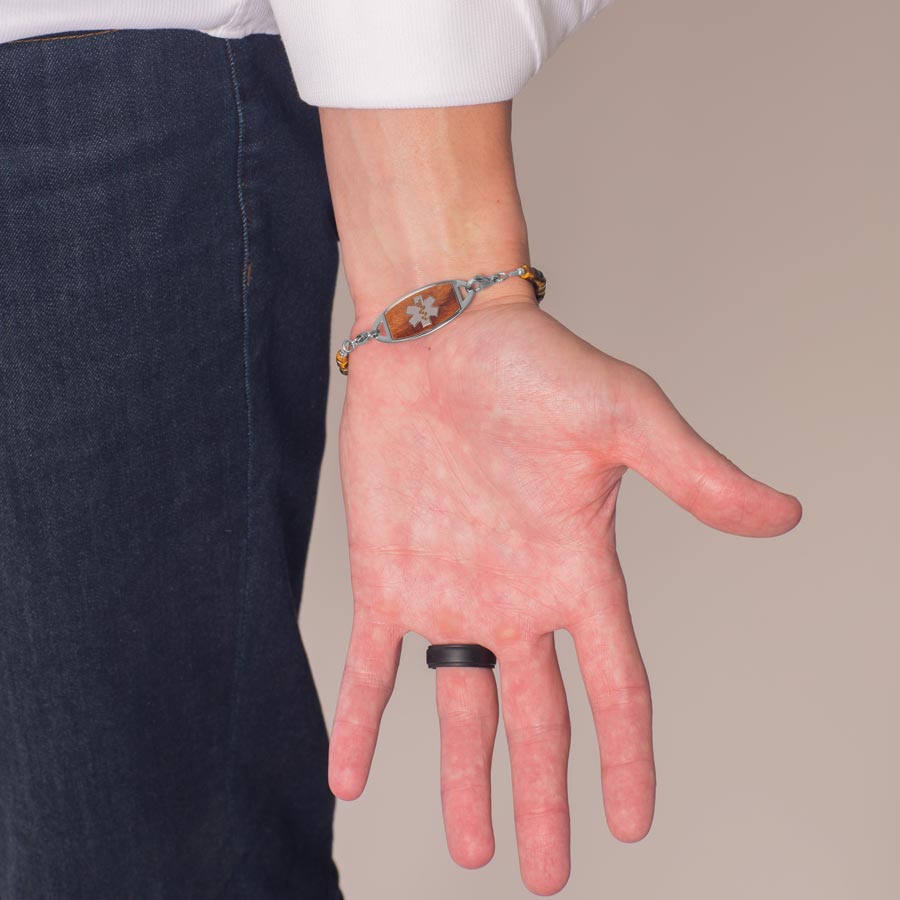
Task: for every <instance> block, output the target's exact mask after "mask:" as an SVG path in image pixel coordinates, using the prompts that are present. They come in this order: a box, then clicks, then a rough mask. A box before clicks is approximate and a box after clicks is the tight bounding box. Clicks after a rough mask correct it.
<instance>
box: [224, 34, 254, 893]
mask: <svg viewBox="0 0 900 900" xmlns="http://www.w3.org/2000/svg"><path fill="white" fill-rule="evenodd" d="M225 52H226V54H227V56H228V68H229V71H230V75H231V89H232V93H233V95H234V104H235V110H236V113H237V130H238V139H237V171H236V183H237V200H238V207H239V208H240V212H241V235H242V258H241V315H242V319H243V366H244V404H245V408H246V411H247V477H246V486H245V489H246V504H247V508H246V514H245V536H244V546H243V547H242V549H241V552H242V555H243V563H244V571H243V579H242V584H241V592H240V609H239V611H238V625H237V646H236V648H235V663H234V680H233V682H232V702H231V722H230V725H229V729H228V770H227V779H228V788H227V789H228V811H229V818H230V822H231V828H232V846H233V849H234V851H235V853H236V854H237V859H238V860H241V859H242V858H243V857H242V851H241V848H240V847H239V846H238V841H237V828H236V827H235V826H236V824H237V808H236V802H235V790H234V777H235V757H236V755H237V754H236V745H237V727H238V726H237V723H238V720H239V715H238V713H239V711H240V698H241V675H242V673H243V669H244V637H245V633H246V629H247V620H248V615H249V612H248V606H249V600H248V598H249V569H250V538H251V534H252V526H253V518H252V505H251V502H250V496H251V486H252V461H253V429H252V422H253V418H252V416H253V408H252V404H251V391H250V346H249V344H250V307H249V297H248V293H249V279H248V277H247V275H248V271H249V266H250V232H249V226H248V219H247V204H246V198H245V196H244V180H243V173H244V135H245V128H246V122H245V119H244V107H243V105H242V103H241V93H240V85H239V82H238V75H237V64H236V62H235V54H234V48H233V47H232V42H231V41H230V40H226V41H225ZM238 885H240V881H238Z"/></svg>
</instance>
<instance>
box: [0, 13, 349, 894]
mask: <svg viewBox="0 0 900 900" xmlns="http://www.w3.org/2000/svg"><path fill="white" fill-rule="evenodd" d="M337 262H338V254H337V233H336V229H335V225H334V216H333V211H332V208H331V200H330V196H329V192H328V182H327V179H326V174H325V167H324V161H323V156H322V145H321V132H320V130H319V121H318V115H317V110H316V109H315V108H314V107H310V106H308V105H307V104H305V103H304V102H302V101H301V100H300V99H299V98H298V96H297V93H296V89H295V87H294V83H293V81H292V77H291V72H290V69H289V66H288V62H287V58H286V56H285V53H284V49H283V46H282V43H281V40H280V39H279V38H278V37H275V36H268V35H254V36H251V37H247V38H244V39H241V40H232V41H226V40H222V39H218V38H213V37H209V36H206V35H204V34H201V33H200V32H190V31H178V30H157V31H149V30H148V31H117V32H109V33H97V34H93V35H87V36H85V35H67V36H63V37H60V36H54V37H53V38H52V39H49V38H43V39H35V40H27V41H21V42H15V43H9V44H3V45H0V898H2V900H57V898H59V900H132V898H134V900H182V898H183V900H213V898H217V900H226V898H235V900H237V898H240V900H263V898H265V900H269V898H271V900H286V898H297V900H300V898H304V900H306V898H308V900H326V898H327V900H335V898H339V897H340V892H339V890H338V879H337V870H336V868H335V866H334V863H333V862H332V856H331V843H332V815H333V811H334V798H333V796H332V795H331V793H330V792H329V790H328V785H327V778H326V763H327V731H326V728H325V723H324V720H323V716H322V710H321V707H320V704H319V699H318V697H317V694H316V691H315V688H314V684H313V680H312V677H311V674H310V669H309V665H308V662H307V657H306V653H305V651H304V648H303V645H302V643H301V638H300V635H299V631H298V628H297V613H298V606H299V598H300V590H301V582H302V578H303V570H304V564H305V559H306V550H307V542H308V538H309V532H310V524H311V519H312V514H313V505H314V500H315V495H316V486H317V480H318V475H319V465H320V461H321V457H322V451H323V444H324V436H325V435H324V428H325V425H324V418H325V399H326V389H327V382H328V376H329V372H330V366H331V351H330V349H329V348H330V340H329V322H330V311H331V302H332V296H333V291H334V285H335V278H336V274H337Z"/></svg>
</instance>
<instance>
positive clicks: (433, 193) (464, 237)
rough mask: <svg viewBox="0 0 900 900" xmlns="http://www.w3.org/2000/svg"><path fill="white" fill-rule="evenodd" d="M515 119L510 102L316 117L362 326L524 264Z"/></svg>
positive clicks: (328, 111) (329, 111) (326, 111)
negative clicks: (428, 291) (400, 301)
mask: <svg viewBox="0 0 900 900" xmlns="http://www.w3.org/2000/svg"><path fill="white" fill-rule="evenodd" d="M511 112H512V101H505V102H501V103H484V104H476V105H471V106H454V107H445V108H421V109H384V110H381V109H337V108H324V107H323V108H321V109H320V110H319V115H320V119H321V123H322V135H323V140H324V146H325V161H326V165H327V168H328V179H329V183H330V185H331V195H332V200H333V203H334V211H335V218H336V221H337V226H338V232H339V235H340V240H341V255H342V258H343V264H344V271H345V274H346V277H347V281H348V285H349V287H350V293H351V296H352V298H353V302H354V304H355V309H356V315H357V319H359V320H360V321H363V322H365V323H366V325H368V324H369V320H371V319H374V318H375V317H376V316H377V315H378V313H379V312H381V310H382V309H384V307H385V306H386V305H387V304H388V303H389V302H390V301H391V300H393V299H394V298H396V297H399V296H400V295H402V294H404V293H406V292H407V291H410V290H413V289H414V288H415V287H417V286H418V285H420V284H424V283H426V282H429V281H436V280H440V279H443V278H451V277H468V276H471V275H474V274H476V273H483V274H489V273H491V272H495V271H498V270H506V269H511V268H515V267H516V266H518V265H521V264H523V263H528V262H530V259H529V257H528V236H527V230H526V225H525V218H524V215H523V213H522V206H521V202H520V199H519V193H518V189H517V187H516V178H515V171H514V167H513V156H512V147H511V142H510V130H511V128H510V126H511ZM515 281H519V279H515ZM502 288H503V285H498V286H496V287H494V288H491V290H490V291H489V292H486V293H488V294H491V295H492V296H493V297H495V298H497V297H499V296H502V294H503V292H504V291H503V290H502ZM510 289H512V290H521V286H519V287H517V288H513V287H512V286H510V287H509V288H506V290H510Z"/></svg>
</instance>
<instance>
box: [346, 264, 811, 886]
mask: <svg viewBox="0 0 900 900" xmlns="http://www.w3.org/2000/svg"><path fill="white" fill-rule="evenodd" d="M357 325H358V328H356V329H354V332H353V333H357V331H358V330H362V329H363V328H368V327H370V325H371V321H370V320H365V321H363V320H360V321H359V322H358V323H357ZM348 378H349V381H348V385H347V395H346V400H345V406H344V411H343V418H342V421H341V427H340V464H341V478H342V485H343V491H344V500H345V508H346V513H347V523H348V529H349V542H350V564H351V575H352V585H353V595H354V620H353V628H352V633H351V638H350V646H349V651H348V655H347V663H346V668H345V670H344V675H343V679H342V682H341V690H340V696H339V699H338V704H337V711H336V714H335V719H334V725H333V729H332V737H331V752H330V762H329V782H330V785H331V789H332V790H333V792H334V793H335V795H336V796H337V797H340V798H342V799H345V800H351V799H354V798H356V797H357V796H359V794H360V793H361V792H362V790H363V787H364V786H365V783H366V779H367V777H368V772H369V768H370V765H371V761H372V756H373V753H374V749H375V743H376V738H377V734H378V729H379V724H380V721H381V716H382V712H383V710H384V707H385V705H386V703H387V702H388V699H389V697H390V695H391V691H392V689H393V685H394V680H395V676H396V671H397V665H398V661H399V656H400V645H401V640H402V638H403V635H404V634H405V633H406V632H407V631H415V632H417V633H418V634H420V635H422V636H423V637H424V638H425V639H426V640H427V641H429V642H430V643H476V644H482V645H484V646H486V647H488V648H490V649H491V650H493V651H494V652H495V653H496V655H497V658H498V664H499V665H498V671H499V675H500V684H501V696H502V702H503V719H504V725H505V728H506V735H507V740H508V744H509V751H510V757H511V766H512V777H513V795H514V808H515V821H516V835H517V841H518V848H519V861H520V867H521V872H522V878H523V880H524V882H525V885H526V886H527V887H528V888H529V889H530V890H531V891H533V892H535V893H538V894H550V893H555V892H556V891H558V890H560V889H561V888H562V887H563V885H564V884H565V883H566V881H567V879H568V875H569V865H570V863H569V811H568V797H567V789H566V770H567V760H568V751H569V742H570V725H569V714H568V708H567V704H566V695H565V690H564V688H563V682H562V679H561V676H560V670H559V665H558V662H557V657H556V652H555V649H554V636H553V633H554V631H555V630H556V629H559V628H565V629H566V630H567V631H569V633H570V634H571V635H572V637H573V639H574V642H575V648H576V652H577V656H578V663H579V667H580V669H581V673H582V676H583V678H584V682H585V685H586V687H587V692H588V696H589V698H590V704H591V708H592V711H593V717H594V723H595V726H596V732H597V738H598V741H599V745H600V761H601V774H602V788H603V801H604V806H605V812H606V820H607V823H608V825H609V828H610V830H611V832H612V833H613V835H615V836H616V837H617V838H618V839H619V840H622V841H637V840H640V839H641V838H642V837H643V836H644V835H645V834H646V833H647V831H648V830H649V827H650V823H651V820H652V817H653V805H654V793H655V784H656V781H655V769H654V762H653V748H652V743H651V700H650V690H649V685H648V682H647V675H646V671H645V669H644V665H643V662H642V660H641V656H640V652H639V650H638V645H637V642H636V640H635V635H634V632H633V629H632V623H631V618H630V614H629V610H628V601H627V596H626V589H625V581H624V579H623V576H622V571H621V568H620V566H619V560H618V558H617V555H616V545H615V509H616V498H617V495H618V492H619V486H620V484H621V479H622V476H623V474H624V473H625V471H626V470H627V469H628V468H632V469H634V470H636V471H637V472H639V473H640V474H641V475H642V476H644V477H645V478H647V479H648V480H649V481H651V482H652V483H653V484H654V485H656V486H657V487H658V488H660V489H661V490H662V491H664V492H665V493H666V494H667V495H668V496H669V497H671V498H672V499H673V500H674V501H675V502H676V503H678V504H679V505H681V506H682V507H684V508H685V509H686V510H688V511H689V512H691V513H693V514H694V515H695V516H696V517H697V518H698V519H700V520H701V521H702V522H705V523H706V524H708V525H711V526H712V527H714V528H719V529H722V530H723V531H728V532H731V533H733V534H740V535H747V536H756V537H765V536H771V535H777V534H781V533H783V532H785V531H787V530H789V529H790V528H792V527H793V526H794V525H796V524H797V522H798V521H799V519H800V514H801V509H800V504H799V503H798V502H797V500H796V499H795V498H793V497H791V496H789V495H786V494H782V493H779V492H778V491H775V490H774V489H772V488H770V487H767V486H766V485H764V484H762V483H760V482H758V481H755V480H753V479H752V478H750V477H748V476H747V475H745V474H744V473H743V472H741V471H740V469H738V468H737V467H736V466H734V465H733V464H732V463H731V462H729V461H728V460H727V459H726V458H725V457H724V456H722V455H721V454H720V453H718V452H717V451H716V450H715V449H713V447H711V446H710V445H709V444H708V443H706V442H705V441H704V440H703V439H702V438H700V437H699V435H697V434H696V432H694V431H693V430H692V429H691V428H690V426H689V425H688V424H687V423H686V422H685V421H684V419H683V418H682V417H681V416H680V415H679V414H678V412H677V411H676V410H675V408H674V407H673V406H672V404H671V403H670V402H669V400H668V399H667V398H666V396H665V394H664V393H663V392H662V390H661V389H660V388H659V386H658V385H657V384H656V383H655V382H654V381H653V379H652V378H650V377H649V376H648V375H647V374H645V373H644V372H642V371H640V370H639V369H636V368H634V367H633V366H630V365H628V364H626V363H624V362H621V361H620V360H617V359H614V358H612V357H610V356H608V355H606V354H604V353H602V352H601V351H600V350H598V349H596V348H595V347H593V346H591V345H590V344H588V343H587V342H585V341H584V340H582V339H580V338H579V337H577V336H576V335H575V334H573V333H572V332H571V331H569V330H568V329H566V328H565V327H564V326H563V325H561V324H560V323H559V322H558V321H556V320H555V319H554V318H553V317H552V316H551V315H549V314H548V313H547V312H545V311H544V310H542V309H540V308H539V307H538V306H537V305H536V304H535V302H534V295H533V293H532V292H531V288H530V286H529V285H527V284H526V283H524V282H521V281H520V280H518V279H516V280H515V283H514V281H513V280H510V281H508V282H504V283H503V284H502V285H497V286H495V287H492V288H490V289H488V290H486V291H485V292H483V293H482V294H479V295H478V297H477V298H476V299H475V300H474V301H473V303H472V305H471V306H470V307H469V308H468V309H467V310H466V311H465V312H464V313H463V314H462V315H460V317H459V318H458V319H456V320H455V321H454V322H452V323H450V324H448V325H447V326H446V328H444V329H442V330H440V331H439V332H436V333H435V334H433V335H430V336H428V337H423V338H421V339H419V340H416V341H411V342H409V343H405V344H397V345H383V344H369V345H366V346H363V347H361V348H360V349H359V350H357V351H355V352H354V353H353V354H352V356H351V361H350V374H349V376H348ZM422 669H423V671H422V675H423V677H425V675H426V670H425V662H424V659H423V660H422ZM436 677H437V707H438V713H439V718H440V727H441V791H442V802H443V814H444V824H445V828H446V833H447V842H448V846H449V850H450V854H451V856H452V857H453V859H454V860H455V861H456V862H457V863H459V864H460V865H462V866H466V867H476V866H480V865H484V864H485V863H486V862H488V860H490V858H491V856H492V855H493V852H494V839H493V832H492V827H491V813H490V767H491V756H492V752H493V746H494V738H495V735H496V730H497V719H498V703H497V692H496V685H495V676H494V672H493V671H492V670H489V669H447V668H444V669H438V670H436Z"/></svg>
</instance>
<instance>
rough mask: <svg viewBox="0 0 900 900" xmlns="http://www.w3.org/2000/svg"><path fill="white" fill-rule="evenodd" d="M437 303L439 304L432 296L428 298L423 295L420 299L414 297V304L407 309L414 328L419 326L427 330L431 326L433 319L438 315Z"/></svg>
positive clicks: (410, 322)
mask: <svg viewBox="0 0 900 900" xmlns="http://www.w3.org/2000/svg"><path fill="white" fill-rule="evenodd" d="M435 303H437V300H435V299H434V297H432V296H431V294H429V295H428V296H427V297H423V296H422V295H421V294H419V296H418V297H414V298H413V302H412V304H411V305H409V306H407V307H406V314H407V315H408V316H409V324H410V325H412V326H413V328H415V327H416V326H418V325H421V326H422V327H423V328H427V327H428V326H429V325H430V324H431V320H432V318H433V317H434V316H436V315H437V314H438V308H437V307H436V306H435Z"/></svg>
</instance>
